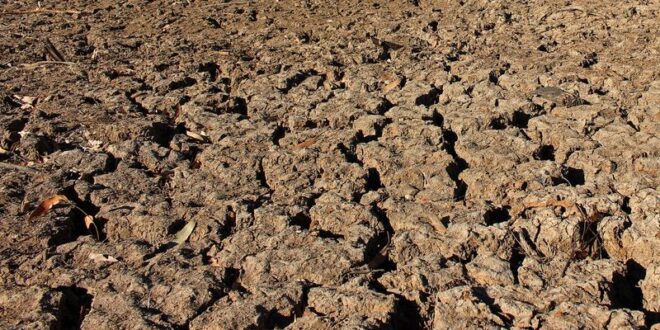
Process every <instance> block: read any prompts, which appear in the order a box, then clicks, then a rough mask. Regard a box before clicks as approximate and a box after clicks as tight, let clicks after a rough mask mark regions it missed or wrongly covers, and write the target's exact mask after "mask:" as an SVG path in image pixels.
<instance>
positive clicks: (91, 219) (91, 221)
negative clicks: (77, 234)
mask: <svg viewBox="0 0 660 330" xmlns="http://www.w3.org/2000/svg"><path fill="white" fill-rule="evenodd" d="M83 221H84V222H85V228H87V231H89V232H91V231H92V227H94V234H95V235H96V239H97V240H99V241H100V240H101V235H100V234H99V228H98V227H97V226H96V222H94V217H93V216H91V215H89V214H88V215H86V216H85V218H84V219H83Z"/></svg>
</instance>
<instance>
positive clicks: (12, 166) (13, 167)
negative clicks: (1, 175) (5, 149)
mask: <svg viewBox="0 0 660 330" xmlns="http://www.w3.org/2000/svg"><path fill="white" fill-rule="evenodd" d="M0 168H5V169H9V170H19V171H25V172H30V173H36V172H38V171H37V170H35V169H33V168H31V167H27V166H23V165H16V164H10V163H3V162H0Z"/></svg>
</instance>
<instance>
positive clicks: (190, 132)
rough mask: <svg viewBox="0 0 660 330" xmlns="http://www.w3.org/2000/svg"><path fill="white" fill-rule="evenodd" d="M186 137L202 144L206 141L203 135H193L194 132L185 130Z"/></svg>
mask: <svg viewBox="0 0 660 330" xmlns="http://www.w3.org/2000/svg"><path fill="white" fill-rule="evenodd" d="M186 135H187V136H188V137H191V138H193V139H195V140H198V141H202V142H205V141H206V138H205V137H204V135H202V134H199V133H195V132H193V131H188V130H186Z"/></svg>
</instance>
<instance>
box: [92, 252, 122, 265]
mask: <svg viewBox="0 0 660 330" xmlns="http://www.w3.org/2000/svg"><path fill="white" fill-rule="evenodd" d="M89 259H92V260H94V261H95V262H98V263H100V262H109V263H113V262H117V261H119V260H117V258H115V257H113V256H111V255H107V254H101V253H90V254H89Z"/></svg>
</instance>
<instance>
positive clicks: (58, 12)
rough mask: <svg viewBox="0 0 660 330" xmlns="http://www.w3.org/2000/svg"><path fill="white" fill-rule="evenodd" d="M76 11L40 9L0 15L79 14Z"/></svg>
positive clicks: (6, 12) (7, 12)
mask: <svg viewBox="0 0 660 330" xmlns="http://www.w3.org/2000/svg"><path fill="white" fill-rule="evenodd" d="M80 13H81V12H80V11H78V10H58V9H42V8H37V9H33V10H16V11H4V12H0V15H26V14H80Z"/></svg>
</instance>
